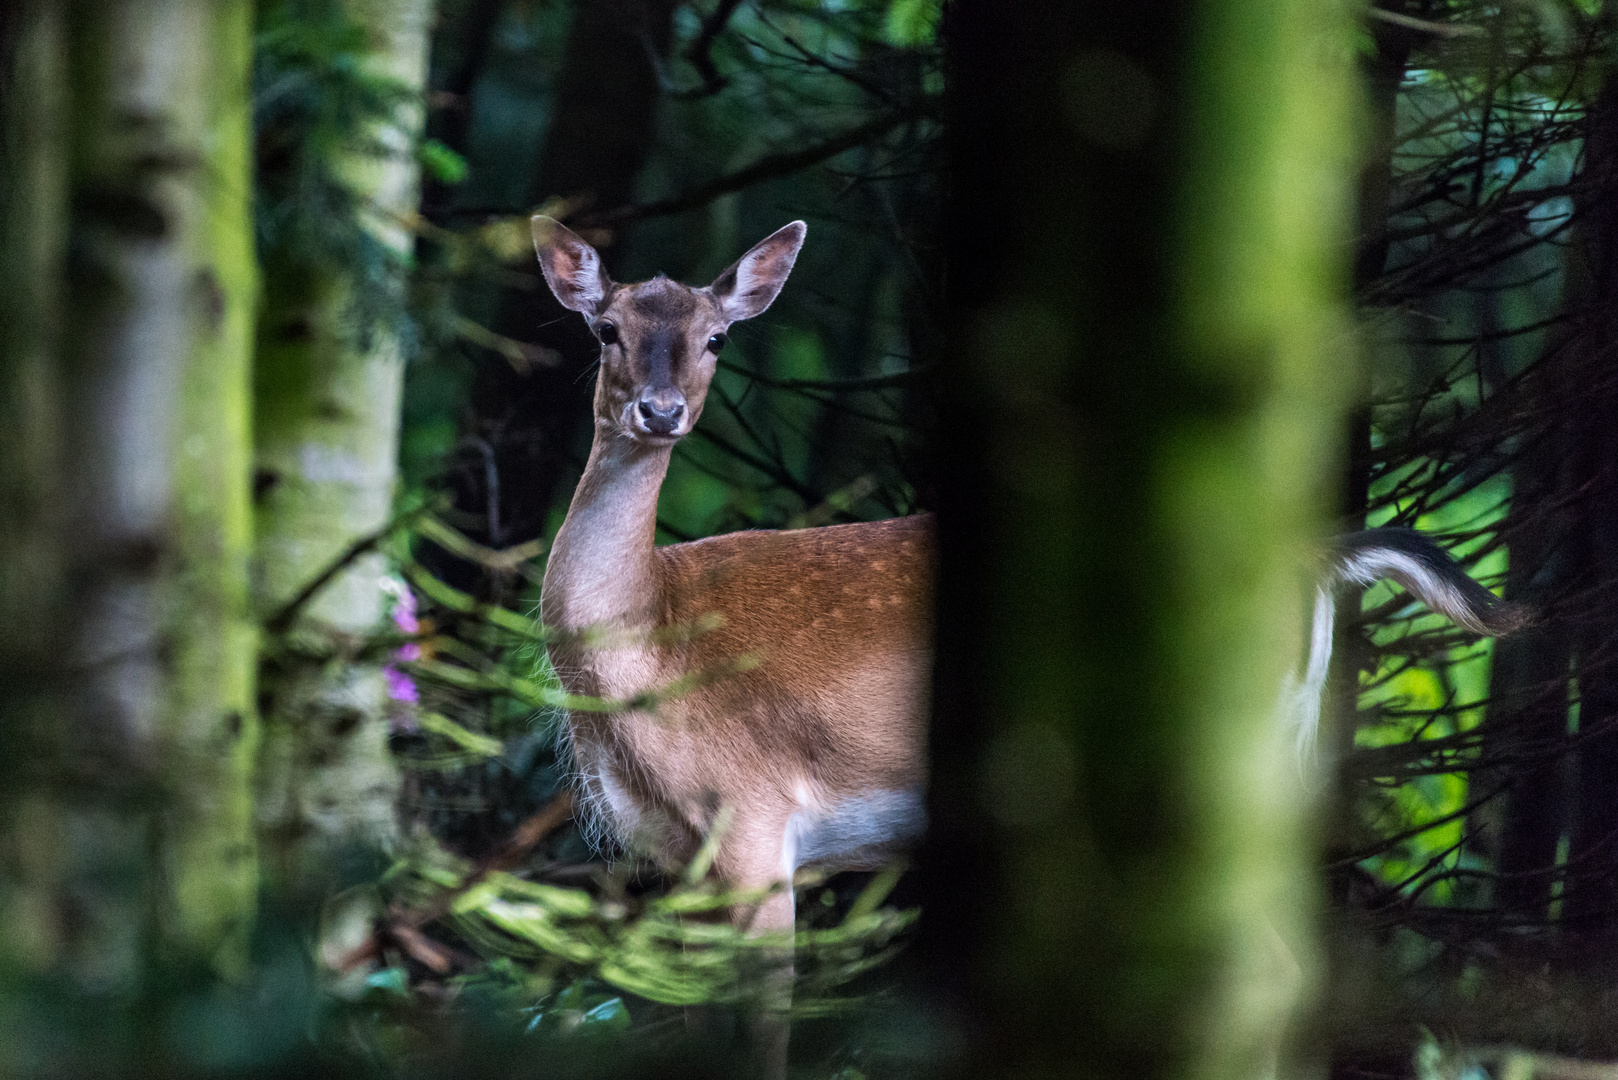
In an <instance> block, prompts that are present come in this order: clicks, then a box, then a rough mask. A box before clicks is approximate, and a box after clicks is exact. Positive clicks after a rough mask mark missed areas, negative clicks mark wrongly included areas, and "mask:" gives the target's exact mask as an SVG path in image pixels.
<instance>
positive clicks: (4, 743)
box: [0, 0, 72, 1068]
mask: <svg viewBox="0 0 1618 1080" xmlns="http://www.w3.org/2000/svg"><path fill="white" fill-rule="evenodd" d="M62 8H63V5H62V4H61V3H59V2H52V0H32V2H28V3H21V4H17V5H14V6H11V7H9V8H7V9H6V10H5V12H4V13H0V78H3V79H4V85H3V87H0V295H3V296H4V297H5V305H6V306H5V327H4V331H3V333H0V969H5V968H8V967H11V966H13V965H17V966H22V967H25V968H26V967H36V968H44V967H48V966H50V965H51V964H52V963H53V962H54V961H55V960H56V959H57V955H58V952H59V947H60V941H59V938H60V933H59V927H58V925H57V919H56V918H55V917H54V914H53V912H52V905H53V903H54V902H55V899H56V897H55V895H54V894H55V893H56V891H57V888H58V886H59V882H60V875H61V873H62V864H61V863H60V861H59V860H57V859H55V858H52V857H51V856H50V855H49V852H48V851H47V850H44V849H40V848H38V846H37V845H35V844H33V843H31V842H30V837H29V835H28V834H29V833H30V832H31V831H32V830H31V829H30V824H31V823H37V825H38V826H39V827H40V828H43V829H48V828H49V826H50V824H52V823H53V822H54V821H55V820H56V819H57V818H58V816H59V813H58V812H59V807H55V806H53V803H52V792H51V790H50V785H49V784H48V782H47V780H46V777H42V776H40V775H39V773H40V772H47V770H44V769H41V768H40V767H39V766H41V765H43V764H44V763H45V762H44V757H43V752H44V750H45V748H46V746H47V745H48V744H49V740H50V738H51V736H52V735H53V734H55V733H56V732H57V731H59V730H60V729H61V728H62V726H64V725H63V717H64V715H65V712H66V710H65V703H64V701H63V697H64V695H65V693H66V687H65V682H64V680H63V679H62V677H61V671H60V669H59V668H58V666H57V664H58V661H59V658H60V657H61V656H62V654H63V653H64V652H65V651H66V649H67V644H68V641H69V640H70V639H69V634H70V631H71V629H72V621H71V612H70V610H69V598H68V596H67V587H66V586H67V582H66V576H67V565H68V558H67V551H66V549H65V547H64V542H65V541H66V540H67V534H66V530H65V529H64V528H63V514H62V510H63V507H62V493H63V492H64V491H65V490H67V486H66V483H65V478H64V462H63V460H62V456H63V455H62V451H63V450H64V449H65V446H66V444H65V442H64V438H63V428H62V425H63V417H62V414H61V413H62V393H63V387H62V385H61V371H60V368H59V366H58V365H59V352H60V348H59V346H60V340H59V335H60V332H61V314H62V301H63V297H62V291H63V281H62V270H63V267H64V264H65V255H66V244H67V229H68V220H67V215H68V177H67V167H68V154H67V130H66V126H67V115H66V110H67V77H68V76H67V30H66V25H65V18H64V12H63V10H62ZM30 766H32V767H30ZM31 848H33V849H35V850H34V851H32V852H31V851H30V849H31ZM6 1060H7V1058H6V1057H5V1055H4V1054H3V1053H0V1068H3V1067H4V1064H5V1062H6Z"/></svg>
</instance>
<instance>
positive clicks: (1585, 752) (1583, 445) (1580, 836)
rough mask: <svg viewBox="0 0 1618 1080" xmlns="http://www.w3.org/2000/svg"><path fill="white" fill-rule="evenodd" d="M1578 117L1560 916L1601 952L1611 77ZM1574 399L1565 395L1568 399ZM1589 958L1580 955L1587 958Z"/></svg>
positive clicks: (1614, 674) (1614, 673)
mask: <svg viewBox="0 0 1618 1080" xmlns="http://www.w3.org/2000/svg"><path fill="white" fill-rule="evenodd" d="M1615 74H1618V73H1615V72H1613V71H1611V70H1609V72H1608V73H1607V80H1608V85H1607V86H1606V87H1605V88H1604V89H1603V90H1602V92H1601V94H1600V95H1599V97H1598V98H1597V100H1596V102H1595V104H1594V105H1593V106H1592V107H1591V109H1590V111H1589V113H1588V114H1587V119H1586V123H1587V124H1588V125H1589V130H1588V133H1587V135H1586V139H1585V151H1584V154H1585V160H1584V171H1583V175H1582V177H1581V178H1580V194H1579V196H1578V207H1577V212H1578V214H1579V219H1578V226H1577V229H1578V237H1577V239H1578V243H1577V244H1576V246H1575V248H1574V256H1573V260H1572V262H1573V273H1571V274H1570V282H1569V286H1570V292H1572V293H1573V297H1574V300H1573V310H1574V311H1575V319H1576V324H1575V325H1576V326H1577V327H1578V335H1577V337H1576V339H1575V340H1574V342H1573V343H1572V348H1573V350H1574V358H1575V362H1574V365H1573V373H1574V377H1573V379H1572V380H1571V382H1570V384H1569V387H1568V390H1569V397H1570V400H1576V401H1577V408H1576V409H1569V410H1567V413H1566V415H1569V416H1571V417H1572V418H1574V419H1573V425H1572V427H1573V440H1572V441H1573V442H1574V453H1573V455H1572V456H1573V460H1574V461H1575V462H1576V463H1577V464H1576V469H1577V471H1576V474H1575V475H1576V477H1577V479H1578V481H1579V484H1580V487H1579V491H1580V492H1581V494H1582V496H1583V497H1582V498H1580V499H1579V501H1578V502H1577V504H1576V509H1577V515H1578V517H1577V520H1576V522H1575V523H1574V525H1573V527H1572V528H1571V529H1570V535H1571V536H1573V537H1576V548H1577V552H1578V561H1579V564H1580V566H1579V574H1578V576H1577V580H1576V585H1577V586H1579V588H1578V592H1577V595H1579V598H1580V605H1579V610H1578V612H1577V613H1576V614H1577V618H1576V620H1575V623H1574V636H1575V640H1576V644H1575V649H1576V652H1577V657H1578V659H1577V664H1576V668H1575V675H1576V677H1577V679H1578V697H1579V736H1580V744H1579V747H1578V752H1577V754H1576V755H1575V760H1576V762H1577V777H1578V795H1577V803H1576V810H1575V814H1574V820H1573V824H1572V834H1571V837H1570V842H1569V845H1568V868H1569V883H1568V892H1567V906H1566V908H1565V915H1566V917H1567V918H1568V919H1569V920H1570V922H1571V924H1572V925H1571V928H1572V929H1573V930H1575V931H1577V932H1580V933H1581V934H1582V935H1583V936H1584V937H1585V939H1586V940H1587V941H1588V940H1590V939H1593V938H1599V939H1600V940H1601V942H1602V946H1601V953H1602V954H1603V955H1606V954H1610V950H1611V944H1612V941H1613V939H1614V938H1615V937H1618V595H1615V589H1618V586H1615V584H1614V583H1615V582H1618V434H1615V429H1614V423H1613V417H1614V416H1618V316H1615V315H1614V310H1615V305H1618V206H1615V204H1614V203H1615V199H1618V81H1615V78H1614V77H1615ZM1574 394H1577V398H1576V399H1573V395H1574ZM1587 955H1588V954H1587Z"/></svg>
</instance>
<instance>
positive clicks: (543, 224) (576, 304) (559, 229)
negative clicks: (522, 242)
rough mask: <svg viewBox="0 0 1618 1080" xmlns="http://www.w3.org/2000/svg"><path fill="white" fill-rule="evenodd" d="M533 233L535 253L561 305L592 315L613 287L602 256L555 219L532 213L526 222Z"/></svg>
mask: <svg viewBox="0 0 1618 1080" xmlns="http://www.w3.org/2000/svg"><path fill="white" fill-rule="evenodd" d="M528 224H529V226H530V227H531V228H532V230H533V234H534V254H536V255H538V256H539V268H540V270H542V271H543V272H544V274H545V284H547V285H549V286H550V287H551V292H553V293H555V294H556V299H557V300H559V301H560V302H561V304H562V306H563V307H565V308H567V309H568V310H569V311H577V312H581V313H582V314H584V315H594V314H595V313H596V311H597V310H598V309H599V308H600V306H601V301H603V300H605V299H606V298H607V293H608V291H609V290H611V288H612V279H611V278H609V277H608V276H607V271H606V270H605V269H603V268H602V266H601V256H600V255H599V254H598V253H597V252H596V249H595V248H593V247H591V246H590V245H589V244H587V243H585V242H584V240H583V238H581V237H580V236H579V234H578V233H576V232H574V231H573V230H572V229H570V228H568V227H567V226H566V225H563V224H562V223H561V222H560V221H557V220H556V219H555V218H548V217H546V216H545V215H544V214H535V215H534V216H533V217H532V218H530V219H529V221H528Z"/></svg>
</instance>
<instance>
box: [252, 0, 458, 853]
mask: <svg viewBox="0 0 1618 1080" xmlns="http://www.w3.org/2000/svg"><path fill="white" fill-rule="evenodd" d="M344 7H345V10H346V11H347V14H348V16H349V17H350V18H352V19H353V20H354V21H355V22H356V23H358V24H359V25H360V26H361V27H363V28H364V29H365V31H366V33H367V35H368V38H369V42H370V45H371V49H372V51H371V52H370V53H369V55H368V57H367V64H366V71H365V75H366V76H367V77H372V78H375V79H377V80H388V81H391V82H393V83H394V84H396V85H397V87H398V88H399V89H400V90H406V91H409V92H411V93H419V92H420V91H421V89H422V86H423V81H424V79H425V76H426V63H427V33H428V23H429V21H430V18H431V15H432V3H431V0H406V2H399V3H389V2H384V0H348V2H347V3H345V5H344ZM420 125H421V108H420V104H419V102H410V103H409V104H405V105H401V106H400V109H399V114H398V115H397V116H396V118H395V119H394V121H393V122H391V123H387V124H381V123H379V124H377V125H376V128H375V130H373V131H371V132H368V133H366V134H367V135H368V137H369V138H371V139H374V140H375V141H376V142H378V143H380V144H381V146H382V147H385V152H379V150H378V149H375V148H366V147H363V146H349V147H345V148H344V149H343V150H340V151H337V153H339V154H342V155H346V156H344V157H343V158H342V160H339V161H337V162H335V163H334V165H335V168H336V170H337V172H338V174H339V175H340V177H341V179H342V180H343V181H345V182H346V183H347V185H348V186H349V187H350V188H351V189H352V191H353V193H354V194H355V195H356V196H357V197H358V199H359V200H360V203H361V206H362V209H361V210H360V213H361V215H362V217H363V218H364V219H365V220H364V226H365V228H367V229H368V230H369V231H370V234H371V235H372V236H373V237H374V238H375V240H377V241H379V242H380V243H381V244H383V245H385V246H386V247H387V248H388V249H389V250H390V252H391V253H392V254H393V255H395V256H397V258H399V259H401V260H402V259H404V258H405V257H406V256H407V255H408V253H409V251H410V249H411V241H412V236H411V233H410V232H409V231H408V229H407V228H406V227H405V225H404V224H403V223H402V220H401V219H403V218H407V217H409V216H410V215H413V214H414V213H415V210H416V204H417V198H418V184H419V168H418V166H417V164H416V159H415V140H416V136H417V133H418V131H419V129H420ZM364 207H368V209H364ZM278 271H279V272H278ZM361 287H363V284H362V283H360V282H356V281H355V280H354V279H353V275H352V274H347V273H345V272H344V271H343V270H341V269H332V268H324V269H322V268H309V267H291V268H278V267H276V266H275V265H274V264H273V263H272V264H269V266H268V268H267V271H266V282H265V310H264V314H263V317H262V318H261V320H260V323H259V339H258V341H259V352H258V356H257V359H256V361H255V363H256V368H255V374H254V388H255V392H256V398H255V402H254V404H255V421H256V426H255V429H254V439H255V442H256V446H255V455H256V460H255V465H256V470H257V471H256V474H255V475H256V483H257V484H258V486H259V489H260V493H259V498H258V504H257V526H258V550H257V557H256V575H255V582H254V584H255V587H256V589H257V591H258V599H259V606H260V609H261V610H262V611H263V612H264V613H265V614H266V615H270V616H273V614H274V613H277V612H278V611H280V610H282V609H283V607H284V606H285V605H286V604H287V603H288V602H289V601H290V600H291V599H292V598H294V597H295V596H297V595H298V594H299V592H300V590H302V589H303V587H304V586H306V585H308V584H309V583H310V582H312V581H314V580H315V579H316V578H317V577H318V576H319V575H320V574H321V573H322V572H323V571H324V570H326V569H327V568H328V567H330V566H331V565H333V564H334V563H335V562H336V560H337V559H338V558H339V557H341V556H342V554H343V553H344V552H345V551H346V550H347V549H348V548H349V547H350V546H351V545H352V544H353V543H354V542H355V541H357V540H359V539H361V538H363V537H365V536H367V535H369V534H372V533H375V532H376V531H377V530H379V529H381V528H382V527H383V526H384V525H385V523H386V522H387V520H388V518H389V516H390V514H391V512H392V506H393V497H394V488H395V483H396V480H397V476H398V441H399V440H398V428H399V400H400V394H401V390H402V386H403V379H404V358H403V352H402V348H401V341H400V340H399V337H398V335H397V333H396V327H395V326H392V325H388V324H387V323H386V322H385V321H384V320H377V321H376V322H374V323H373V322H371V321H370V320H369V319H368V318H367V313H366V312H363V311H357V310H356V308H355V305H354V303H353V298H354V295H355V292H356V290H357V289H359V288H361ZM400 287H402V282H401V283H400ZM385 573H386V565H385V562H384V560H383V558H382V556H381V555H380V554H376V553H374V552H373V553H370V554H366V555H363V556H361V557H360V558H358V559H356V560H354V562H353V563H352V564H351V565H349V566H348V567H347V568H346V569H344V570H343V572H342V573H340V574H338V575H337V576H336V577H335V578H334V579H333V580H331V582H330V583H329V584H327V585H326V586H325V587H324V588H322V589H321V590H320V592H319V593H318V594H316V595H315V596H314V597H313V599H312V600H311V601H310V602H309V603H308V604H307V605H305V606H304V607H303V608H302V609H301V610H300V611H299V612H298V615H297V619H296V620H295V622H294V623H293V624H292V626H291V628H290V634H289V639H288V641H286V642H282V643H281V647H280V648H277V649H274V650H272V654H271V658H270V661H271V662H270V665H269V666H268V667H267V668H266V674H265V689H266V692H267V693H266V701H267V702H268V705H267V708H266V716H265V744H264V752H263V754H262V756H261V761H260V768H261V783H260V797H259V798H260V802H259V819H260V829H261V834H262V836H263V838H264V840H265V842H266V845H267V847H266V852H265V854H266V858H267V859H269V860H272V861H271V863H270V864H269V865H270V868H271V869H272V870H273V871H275V872H277V873H280V872H284V873H286V874H288V875H290V876H291V878H296V877H297V875H298V874H299V873H300V872H301V871H303V870H307V869H309V868H310V866H311V865H312V864H310V863H309V861H308V860H309V858H310V857H311V856H318V855H319V853H320V850H321V849H323V848H325V847H327V846H329V845H340V844H343V843H346V842H350V841H356V840H357V841H361V842H366V843H381V844H386V843H388V842H389V841H390V840H391V839H392V837H393V836H394V834H395V830H396V822H395V807H394V801H395V798H396V795H397V791H398V774H397V771H396V769H395V767H394V765H393V761H392V759H391V757H390V756H389V754H388V748H387V734H388V728H387V717H386V706H387V702H388V697H387V692H386V686H385V683H384V680H383V674H382V667H381V665H380V664H378V663H376V662H374V661H372V662H361V661H359V660H358V659H357V658H356V657H354V656H353V654H352V650H353V649H354V648H356V647H357V646H358V645H359V644H360V643H361V642H362V641H363V639H364V638H365V636H366V635H368V634H370V633H371V632H373V631H375V630H377V629H379V628H380V625H379V624H380V623H381V621H382V619H383V616H384V614H385V606H384V605H385V600H386V593H385V592H384V590H383V587H382V585H383V577H384V575H385ZM311 656H313V657H314V658H311Z"/></svg>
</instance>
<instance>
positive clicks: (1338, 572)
mask: <svg viewBox="0 0 1618 1080" xmlns="http://www.w3.org/2000/svg"><path fill="white" fill-rule="evenodd" d="M1384 578H1388V579H1390V580H1392V581H1395V582H1397V583H1398V584H1399V585H1401V586H1402V587H1403V588H1404V590H1405V591H1406V592H1407V593H1409V594H1410V595H1411V596H1413V597H1415V598H1416V599H1417V600H1420V601H1421V602H1422V603H1423V604H1426V605H1427V606H1428V607H1429V608H1431V609H1432V610H1433V611H1436V612H1437V613H1438V614H1440V615H1443V616H1445V617H1446V618H1448V619H1451V620H1452V621H1454V622H1455V623H1457V624H1458V625H1460V626H1464V627H1465V628H1466V629H1468V630H1470V631H1472V632H1473V633H1474V634H1481V635H1483V636H1485V637H1500V636H1502V635H1504V634H1509V633H1511V632H1512V631H1513V630H1517V629H1520V628H1521V627H1523V626H1526V625H1527V624H1528V622H1529V621H1530V616H1529V612H1528V610H1527V609H1526V608H1524V607H1522V606H1521V605H1519V604H1508V603H1505V602H1503V601H1501V600H1500V598H1499V597H1497V596H1495V595H1494V593H1492V592H1490V591H1489V590H1488V589H1485V588H1484V587H1483V586H1482V585H1479V584H1478V583H1477V582H1476V581H1473V580H1472V578H1471V577H1469V576H1468V575H1467V573H1466V571H1465V570H1463V569H1462V568H1461V565H1460V564H1459V563H1457V562H1456V561H1455V560H1454V559H1452V558H1450V556H1449V554H1448V553H1447V552H1445V551H1444V549H1443V548H1441V547H1439V546H1438V545H1437V544H1435V543H1433V542H1432V541H1431V540H1429V539H1427V538H1426V537H1425V536H1423V535H1421V534H1420V533H1418V532H1416V531H1414V530H1413V529H1367V530H1365V531H1364V532H1357V533H1349V534H1348V535H1346V536H1340V537H1338V538H1337V539H1336V540H1335V541H1334V542H1333V544H1332V550H1331V553H1330V556H1329V560H1328V563H1327V566H1326V570H1325V572H1324V573H1323V574H1322V575H1321V577H1320V579H1319V580H1318V581H1317V582H1316V584H1315V611H1314V618H1313V620H1312V627H1311V630H1310V635H1309V663H1308V666H1307V667H1306V668H1305V670H1304V675H1303V678H1302V680H1294V685H1295V687H1296V688H1295V690H1294V691H1293V696H1294V700H1293V702H1292V709H1291V712H1292V714H1293V715H1294V716H1295V717H1296V722H1297V729H1298V730H1297V736H1298V755H1299V758H1300V760H1307V758H1308V756H1309V754H1310V752H1311V751H1312V750H1313V749H1314V745H1315V737H1316V735H1317V734H1318V732H1319V730H1320V702H1321V699H1322V697H1323V696H1324V695H1325V692H1326V676H1327V673H1328V671H1329V670H1330V668H1331V650H1332V628H1333V626H1334V625H1335V623H1336V619H1337V600H1336V592H1337V589H1338V588H1339V587H1341V586H1343V585H1345V584H1349V583H1353V584H1355V585H1373V584H1375V583H1376V582H1378V581H1381V580H1382V579H1384Z"/></svg>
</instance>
